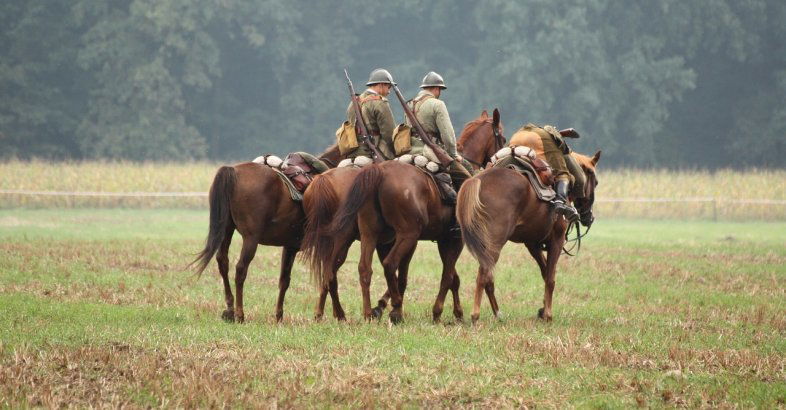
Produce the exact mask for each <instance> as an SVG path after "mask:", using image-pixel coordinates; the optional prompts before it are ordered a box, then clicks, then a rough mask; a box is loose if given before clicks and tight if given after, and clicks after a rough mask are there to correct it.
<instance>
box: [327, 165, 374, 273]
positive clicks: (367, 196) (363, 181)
mask: <svg viewBox="0 0 786 410" xmlns="http://www.w3.org/2000/svg"><path fill="white" fill-rule="evenodd" d="M381 181H382V171H381V170H380V169H379V166H377V165H369V166H366V167H365V168H363V170H362V171H360V173H359V174H358V176H357V177H356V178H355V181H354V182H353V183H352V187H351V188H350V189H349V193H348V194H347V199H346V200H345V201H344V203H343V204H342V205H341V207H340V208H339V209H338V212H337V213H336V216H335V217H334V219H333V224H331V226H330V232H331V234H336V233H339V232H345V231H346V230H347V229H349V228H351V227H352V226H353V225H354V224H355V223H356V221H357V214H358V211H360V208H361V207H362V206H363V205H364V204H365V203H367V202H368V201H369V200H371V198H372V196H374V195H375V194H376V193H377V189H378V187H379V183H380V182H381ZM329 279H332V278H329Z"/></svg>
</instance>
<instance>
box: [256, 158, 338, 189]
mask: <svg viewBox="0 0 786 410" xmlns="http://www.w3.org/2000/svg"><path fill="white" fill-rule="evenodd" d="M253 162H256V163H257V164H260V165H266V166H268V167H270V168H271V169H272V170H273V171H275V172H276V173H277V174H278V175H279V177H281V179H282V180H283V181H284V183H285V184H286V186H287V188H288V189H289V193H290V196H291V197H292V200H294V201H302V200H303V192H305V190H306V188H307V187H308V185H309V184H310V183H311V181H312V180H313V179H314V175H317V174H321V173H323V172H325V171H327V170H328V169H329V167H328V166H327V164H325V163H324V162H323V161H321V160H320V159H319V158H317V157H315V156H313V155H311V154H309V153H307V152H293V153H290V154H289V155H287V157H286V159H283V160H282V159H281V158H280V157H277V156H275V155H272V154H266V155H262V156H259V157H257V158H255V159H254V161H253Z"/></svg>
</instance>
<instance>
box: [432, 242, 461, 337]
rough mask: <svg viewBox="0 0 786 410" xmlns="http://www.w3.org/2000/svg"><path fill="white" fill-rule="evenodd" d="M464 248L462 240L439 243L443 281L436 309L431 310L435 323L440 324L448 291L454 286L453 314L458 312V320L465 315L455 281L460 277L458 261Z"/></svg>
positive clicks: (435, 305)
mask: <svg viewBox="0 0 786 410" xmlns="http://www.w3.org/2000/svg"><path fill="white" fill-rule="evenodd" d="M463 246H464V245H463V243H462V242H461V239H456V238H451V239H446V240H441V241H439V242H437V247H438V249H439V256H440V258H441V259H442V279H441V280H440V283H439V293H437V300H436V301H435V302H434V307H433V308H432V310H431V312H432V315H433V319H434V321H435V322H439V318H440V316H442V309H443V306H444V303H445V296H447V293H448V290H450V289H453V288H454V284H455V288H456V289H455V290H454V291H453V313H454V314H456V313H457V312H458V314H457V315H456V317H457V318H460V317H461V316H463V313H461V302H460V301H458V300H457V295H458V286H457V285H458V284H457V283H455V279H454V278H455V277H456V276H458V274H456V260H458V257H459V255H460V254H461V248H462V247H463Z"/></svg>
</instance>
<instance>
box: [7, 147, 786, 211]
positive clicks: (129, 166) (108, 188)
mask: <svg viewBox="0 0 786 410" xmlns="http://www.w3.org/2000/svg"><path fill="white" fill-rule="evenodd" d="M219 166H220V164H218V163H209V162H191V163H134V162H125V161H121V162H107V161H84V162H58V163H51V162H45V161H8V162H3V163H0V175H2V180H0V190H2V191H3V193H2V194H0V208H6V209H8V208H31V209H36V208H116V207H121V208H195V209H199V208H207V199H206V197H205V196H204V193H206V192H207V191H208V189H209V187H210V183H211V182H212V178H213V175H214V174H215V171H216V169H217V168H218V167H219ZM598 178H599V181H600V185H599V186H598V188H597V191H596V205H595V211H596V214H597V215H598V217H599V218H650V219H664V218H665V219H712V220H786V170H758V169H749V170H744V171H737V170H719V171H698V170H634V169H616V170H603V168H602V164H601V168H600V169H599V174H598ZM9 191H10V192H9ZM14 191H35V192H39V194H36V195H31V194H29V193H14ZM53 191H54V192H60V193H61V195H48V194H43V193H44V192H53ZM75 192H78V193H88V194H89V196H75V195H71V194H70V193H75ZM125 193H128V194H129V195H127V196H106V195H103V194H110V195H111V194H115V195H117V194H125ZM154 193H182V194H184V196H145V195H149V194H154ZM649 199H655V201H650V200H649ZM762 200H765V201H762Z"/></svg>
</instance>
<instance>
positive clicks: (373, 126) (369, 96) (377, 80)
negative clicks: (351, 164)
mask: <svg viewBox="0 0 786 410" xmlns="http://www.w3.org/2000/svg"><path fill="white" fill-rule="evenodd" d="M393 84H395V83H394V82H393V76H392V75H390V73H389V72H388V70H385V69H383V68H378V69H376V70H374V71H372V72H371V75H369V78H368V82H367V83H366V86H368V88H367V89H366V91H363V93H361V94H360V95H359V102H360V109H361V112H362V114H363V120H364V121H365V124H366V127H367V129H368V132H369V134H371V138H372V139H373V141H374V144H376V145H377V148H379V151H380V152H381V153H382V155H383V156H385V158H383V159H392V158H393V157H394V156H395V154H394V151H393V128H395V126H396V123H395V120H394V119H393V111H391V110H390V104H389V103H388V99H387V96H388V94H390V89H391V88H392V87H393ZM347 120H349V122H350V124H354V123H355V111H354V109H353V108H352V103H350V104H349V107H347ZM361 155H362V156H366V157H369V158H371V151H370V150H369V148H368V147H367V146H366V145H365V144H360V146H358V148H357V150H355V151H354V152H352V153H351V154H350V155H349V156H348V157H349V158H355V157H359V156H361Z"/></svg>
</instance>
